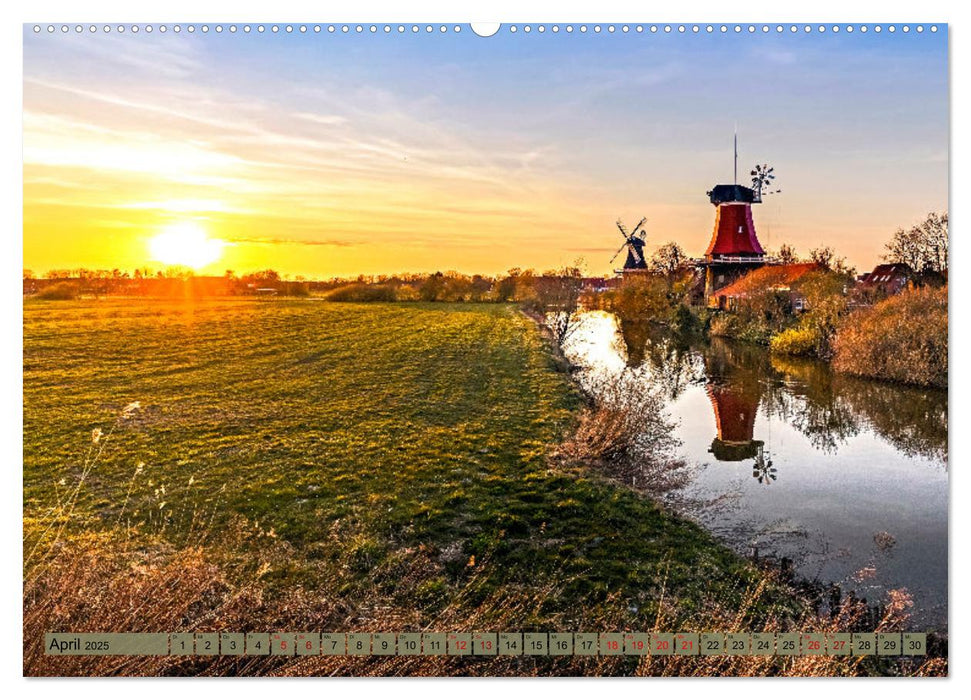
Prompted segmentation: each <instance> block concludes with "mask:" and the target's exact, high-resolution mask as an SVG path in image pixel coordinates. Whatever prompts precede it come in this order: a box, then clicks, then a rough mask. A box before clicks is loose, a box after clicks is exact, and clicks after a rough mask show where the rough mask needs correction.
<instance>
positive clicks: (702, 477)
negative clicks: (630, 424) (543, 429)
mask: <svg viewBox="0 0 971 700" xmlns="http://www.w3.org/2000/svg"><path fill="white" fill-rule="evenodd" d="M565 351H566V354H567V356H568V357H569V358H570V359H571V360H572V361H573V362H574V363H576V364H578V365H579V366H580V367H581V368H582V369H581V372H580V373H579V377H580V381H581V382H583V383H586V384H587V385H588V388H594V387H603V386H605V384H604V380H605V378H607V379H608V380H609V379H611V378H621V377H626V380H627V381H629V380H630V379H631V377H634V378H635V380H636V381H637V382H638V383H639V384H643V385H644V386H645V388H646V389H648V390H650V391H656V392H658V393H659V394H660V395H661V396H662V397H663V405H664V411H665V412H666V413H667V414H668V416H669V417H670V418H671V419H672V421H673V422H674V423H675V428H674V433H675V436H676V437H677V438H678V440H679V441H680V447H678V448H677V449H678V450H679V451H680V453H681V456H682V457H683V458H684V459H686V460H687V461H688V462H689V463H691V464H695V465H697V469H695V470H694V472H693V476H692V478H691V480H690V482H689V483H688V485H687V486H685V487H684V488H683V489H681V491H680V493H679V494H678V497H679V498H678V500H679V503H680V507H682V508H683V509H685V510H686V511H687V514H688V515H690V516H691V517H694V518H695V519H697V520H698V521H699V522H701V523H702V524H704V525H705V526H706V527H708V528H709V529H711V530H712V531H714V532H715V533H717V534H718V535H720V536H722V537H723V538H724V539H725V540H726V541H727V542H728V543H729V544H731V545H732V546H734V547H735V548H736V549H738V550H739V551H741V552H743V553H745V554H749V555H751V554H757V555H758V556H760V557H765V556H769V557H775V558H779V559H781V558H782V557H785V558H786V559H787V560H789V561H791V562H792V563H793V565H794V567H795V569H796V571H797V572H798V573H799V574H800V575H802V576H804V577H806V578H809V579H813V580H818V581H820V582H824V583H838V584H839V585H840V586H841V588H842V589H843V590H844V591H854V592H855V593H856V595H858V596H861V597H865V598H866V599H867V600H868V601H870V602H876V601H878V600H880V599H881V598H882V597H883V594H884V593H885V592H886V591H887V590H889V589H900V588H905V589H907V591H908V592H909V594H910V595H911V597H912V598H913V600H914V606H913V609H912V614H913V616H912V619H911V623H910V626H911V628H913V629H922V630H923V629H941V630H943V629H946V627H947V505H948V500H947V499H948V472H947V392H946V391H940V390H929V389H920V388H915V387H906V386H901V385H896V384H890V383H886V382H878V381H871V380H863V379H859V378H855V377H849V376H846V375H841V374H837V373H834V372H833V371H832V370H831V369H830V368H829V366H828V365H827V364H825V363H822V362H818V361H812V360H802V359H795V358H788V357H780V356H775V355H772V354H770V353H769V352H768V351H767V350H765V349H764V348H761V347H758V346H753V345H748V344H740V343H732V342H728V341H724V340H720V339H717V338H716V339H712V340H711V341H710V342H694V343H688V342H685V341H683V340H675V339H674V338H673V337H672V336H670V335H669V334H664V333H661V332H659V331H658V330H657V329H656V328H653V327H651V326H649V325H647V324H641V323H636V324H630V323H621V322H620V321H619V320H618V319H617V318H616V317H615V316H613V315H610V314H607V313H604V312H587V313H584V314H583V315H582V317H581V319H580V322H579V326H578V328H577V330H576V331H575V332H574V333H573V334H572V335H571V336H570V337H569V338H568V340H567V342H566V346H565ZM595 390H599V389H595ZM713 504H717V506H715V505H713Z"/></svg>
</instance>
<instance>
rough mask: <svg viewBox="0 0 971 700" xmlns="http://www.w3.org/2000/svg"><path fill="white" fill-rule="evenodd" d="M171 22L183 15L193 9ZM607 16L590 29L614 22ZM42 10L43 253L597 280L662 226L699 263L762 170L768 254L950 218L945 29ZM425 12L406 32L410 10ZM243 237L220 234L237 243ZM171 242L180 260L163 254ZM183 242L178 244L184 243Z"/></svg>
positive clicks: (35, 187)
mask: <svg viewBox="0 0 971 700" xmlns="http://www.w3.org/2000/svg"><path fill="white" fill-rule="evenodd" d="M170 26H171V25H170ZM591 27H592V25H591ZM396 29H397V25H394V31H392V32H391V33H389V34H385V33H384V32H383V31H381V29H380V28H379V31H378V32H377V33H376V34H371V33H369V32H368V31H367V29H366V28H365V31H364V32H363V33H361V34H358V33H356V32H354V30H353V25H352V26H351V31H350V32H349V33H348V34H343V33H341V32H340V31H339V30H338V31H337V32H336V33H334V34H329V33H327V31H326V28H324V31H322V32H321V33H319V34H317V33H314V32H313V30H312V29H310V30H309V31H308V32H307V33H306V34H300V33H299V32H297V31H295V32H294V33H292V34H287V33H285V32H284V31H282V30H281V31H280V32H279V33H278V34H273V33H271V32H269V31H267V32H265V33H263V34H259V33H257V32H255V31H253V32H251V33H249V34H244V33H242V32H241V31H239V32H236V33H230V32H229V31H228V30H226V31H223V32H222V33H219V34H217V33H215V32H213V31H210V32H209V33H208V34H202V33H201V32H199V31H197V32H195V33H194V34H189V33H187V32H186V31H185V30H183V31H182V32H181V33H179V34H175V33H174V32H172V31H171V30H170V31H168V32H166V33H165V34H162V33H160V32H159V31H158V30H157V29H156V31H154V32H153V33H151V34H148V33H146V32H145V31H144V30H143V31H141V32H140V33H138V34H132V33H131V32H130V31H129V32H127V33H125V34H119V33H118V32H117V31H113V32H111V33H109V34H105V33H103V32H101V31H99V32H97V33H93V34H92V33H89V32H88V31H87V30H85V31H84V32H82V33H81V34H75V32H74V31H73V29H72V30H71V31H70V32H68V33H64V34H62V33H60V32H55V33H53V34H48V33H47V32H46V31H42V32H41V33H39V34H35V33H34V32H33V31H32V28H31V27H30V26H25V28H24V117H23V149H24V150H23V153H24V267H25V268H26V269H30V270H32V271H33V272H34V273H35V274H38V275H40V274H44V272H46V271H48V270H51V269H63V268H77V267H88V268H97V269H112V268H119V269H124V270H133V269H135V268H141V267H150V268H152V269H160V268H163V267H165V264H164V258H165V254H164V252H165V251H166V250H167V249H171V248H173V247H175V248H176V249H178V248H179V246H180V245H184V246H189V247H192V246H195V248H196V249H197V250H196V251H195V252H197V253H198V252H200V251H199V246H200V245H201V244H200V242H199V239H200V238H203V239H204V238H209V239H213V240H214V241H215V244H213V243H212V241H210V242H209V243H208V244H206V245H207V247H206V248H205V250H206V251H216V252H214V253H213V255H211V256H208V257H207V256H202V258H198V256H197V258H198V259H196V258H192V257H191V256H190V259H192V260H193V261H194V263H197V267H198V270H199V272H200V273H204V274H223V273H224V272H225V271H226V270H234V271H235V272H237V273H245V272H249V271H254V270H261V269H266V268H272V269H276V270H278V271H280V272H281V273H284V274H285V275H288V276H304V277H308V278H328V277H333V276H344V277H348V276H356V275H358V274H389V273H395V272H432V271H436V270H443V271H445V270H458V271H461V272H466V273H484V274H499V273H502V272H504V271H506V270H508V269H510V268H513V267H519V268H524V269H525V268H534V269H537V270H547V269H551V268H556V267H561V266H563V265H568V264H572V263H573V262H574V261H575V260H577V259H579V258H582V260H583V261H584V264H585V268H586V269H587V271H588V272H589V273H591V274H603V273H607V272H609V271H610V270H611V269H612V268H613V267H616V266H618V265H619V264H621V263H622V260H623V258H622V257H621V258H618V260H617V261H615V263H614V264H613V265H611V263H610V262H609V260H610V257H611V255H613V253H614V252H615V251H616V250H617V248H618V247H619V246H620V245H621V244H622V243H623V239H622V238H621V235H620V233H619V232H618V230H617V228H616V226H615V223H614V222H615V221H616V220H617V219H618V217H620V218H622V219H623V220H624V221H625V222H627V224H628V225H631V226H632V225H633V224H635V223H636V222H637V221H638V220H639V219H641V218H642V217H645V216H646V217H647V218H648V222H647V226H646V230H647V235H648V251H650V250H652V249H654V248H656V247H658V246H659V245H661V244H663V243H666V242H668V241H677V242H678V243H679V244H680V245H681V246H682V248H684V249H685V251H686V252H687V253H688V254H689V255H692V256H700V255H702V254H703V253H704V250H705V248H706V246H707V244H708V241H709V239H710V237H711V233H712V228H713V224H714V214H715V212H714V208H713V207H712V205H711V204H710V203H709V201H708V198H707V196H706V192H707V190H709V189H711V187H712V186H713V185H715V184H720V183H731V182H732V181H733V150H732V142H733V134H734V132H735V130H736V129H737V133H738V153H739V165H738V169H739V181H740V182H741V183H743V184H749V180H750V178H749V175H748V173H749V170H750V169H751V168H752V167H753V166H754V165H755V164H756V163H769V164H771V165H772V166H773V167H775V172H776V174H777V176H778V179H777V184H778V187H779V188H780V189H781V190H782V191H781V192H780V193H778V194H773V195H772V196H771V197H766V201H765V203H764V204H761V205H756V206H755V207H754V217H755V223H756V229H757V232H758V236H759V239H760V241H761V242H762V244H763V247H767V248H769V249H770V250H771V249H777V248H778V247H779V245H781V244H782V243H789V244H790V245H793V246H794V247H795V248H796V251H797V253H800V254H802V255H806V254H808V252H809V250H810V249H812V248H814V247H817V246H820V245H829V246H832V247H833V248H835V249H836V250H837V252H838V253H839V254H840V255H843V256H845V257H846V258H847V260H848V261H849V263H850V264H852V265H855V266H856V267H857V268H859V269H860V270H866V269H869V268H872V267H873V266H874V265H875V264H877V263H878V262H879V257H880V255H881V254H882V253H883V246H884V244H885V243H886V241H888V240H889V238H890V236H891V235H892V234H893V232H894V230H896V229H897V228H898V227H909V226H912V225H914V224H916V223H918V222H919V221H921V220H922V219H923V218H924V217H925V216H926V215H927V213H929V212H932V211H946V210H947V208H948V140H949V123H948V109H949V105H948V99H949V96H948V64H947V33H946V28H945V27H941V30H940V31H938V32H936V33H931V32H929V31H925V32H923V33H920V34H918V33H917V32H915V31H911V32H910V33H907V34H904V33H902V32H900V31H898V32H896V33H894V34H890V33H888V32H886V31H884V32H882V33H880V34H876V33H874V32H873V31H870V32H868V33H866V34H862V33H860V32H859V31H856V32H854V33H852V34H848V33H847V32H846V31H842V32H839V33H838V34H834V33H833V32H832V31H828V32H826V33H824V34H819V33H817V32H812V33H810V34H806V33H803V32H801V31H800V32H797V33H790V32H789V31H785V32H783V33H781V34H777V33H776V32H775V31H774V30H773V31H771V32H769V33H768V34H763V33H761V31H758V32H756V33H755V34H748V33H747V32H743V33H741V34H735V33H733V32H729V33H727V34H721V33H720V32H718V31H717V28H716V31H715V32H714V33H713V34H708V33H706V32H705V31H704V29H702V31H701V32H700V33H699V34H692V33H690V32H689V33H687V34H679V33H677V32H672V33H670V34H665V33H663V32H659V33H657V34H651V33H650V32H648V31H645V32H643V33H637V32H634V31H631V32H630V33H628V34H623V33H621V32H620V31H619V30H618V31H617V32H615V33H613V34H608V33H606V32H602V33H600V34H595V33H594V32H593V31H592V30H590V31H588V32H587V33H585V34H581V33H580V32H579V31H574V32H573V33H570V34H567V33H566V32H565V31H562V30H561V31H560V32H559V33H555V34H554V33H553V32H551V31H549V29H547V31H546V32H544V33H539V32H538V31H537V29H536V25H534V27H533V29H532V31H531V32H530V33H528V34H527V33H525V32H523V28H522V25H519V27H518V31H517V32H516V33H512V32H510V31H509V27H508V26H504V28H503V29H502V30H500V32H499V33H498V34H496V35H495V36H492V37H489V38H483V37H479V36H476V35H475V34H473V33H472V32H471V31H470V30H469V28H468V27H467V26H463V27H462V29H463V31H462V32H460V33H457V34H456V33H454V32H451V31H450V32H447V33H444V34H443V33H441V32H439V31H437V28H436V31H434V32H432V33H426V32H425V31H424V30H422V31H420V32H419V33H418V34H413V33H411V32H410V31H406V32H405V33H403V34H399V33H398V32H397V31H396ZM409 29H410V27H409ZM220 242H221V243H220ZM160 251H162V252H160ZM176 252H178V251H176Z"/></svg>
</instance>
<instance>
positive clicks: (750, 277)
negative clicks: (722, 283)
mask: <svg viewBox="0 0 971 700" xmlns="http://www.w3.org/2000/svg"><path fill="white" fill-rule="evenodd" d="M821 269H822V266H821V265H820V264H819V263H814V262H808V263H792V264H791V265H766V266H765V267H760V268H759V269H757V270H753V271H752V272H750V273H748V274H747V275H745V276H744V277H742V278H741V279H740V280H738V281H736V282H733V283H732V284H730V285H728V286H727V287H722V288H721V289H719V290H718V291H717V292H715V295H716V296H725V297H744V296H747V295H748V294H751V293H752V292H758V291H762V290H764V289H773V288H776V289H778V288H788V287H791V286H792V285H793V284H794V283H796V282H798V281H799V280H800V279H802V278H803V277H804V276H806V275H807V274H809V273H810V272H816V271H817V270H821Z"/></svg>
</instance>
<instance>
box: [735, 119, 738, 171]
mask: <svg viewBox="0 0 971 700" xmlns="http://www.w3.org/2000/svg"><path fill="white" fill-rule="evenodd" d="M735 184H736V185H737V184H738V122H735Z"/></svg>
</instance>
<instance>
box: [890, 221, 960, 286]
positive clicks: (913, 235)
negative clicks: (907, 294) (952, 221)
mask: <svg viewBox="0 0 971 700" xmlns="http://www.w3.org/2000/svg"><path fill="white" fill-rule="evenodd" d="M947 232H948V214H947V212H943V213H941V214H937V213H934V212H931V213H930V214H928V215H927V218H926V219H924V220H923V221H922V222H921V223H919V224H917V225H916V226H912V227H911V228H909V229H902V228H898V229H897V230H896V231H895V232H894V234H893V238H891V239H890V242H889V243H887V245H886V249H887V253H886V254H885V255H884V256H883V259H884V260H886V261H887V262H891V263H903V264H905V265H908V266H909V267H910V269H911V270H913V271H914V272H918V273H939V274H947V254H948V238H947Z"/></svg>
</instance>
